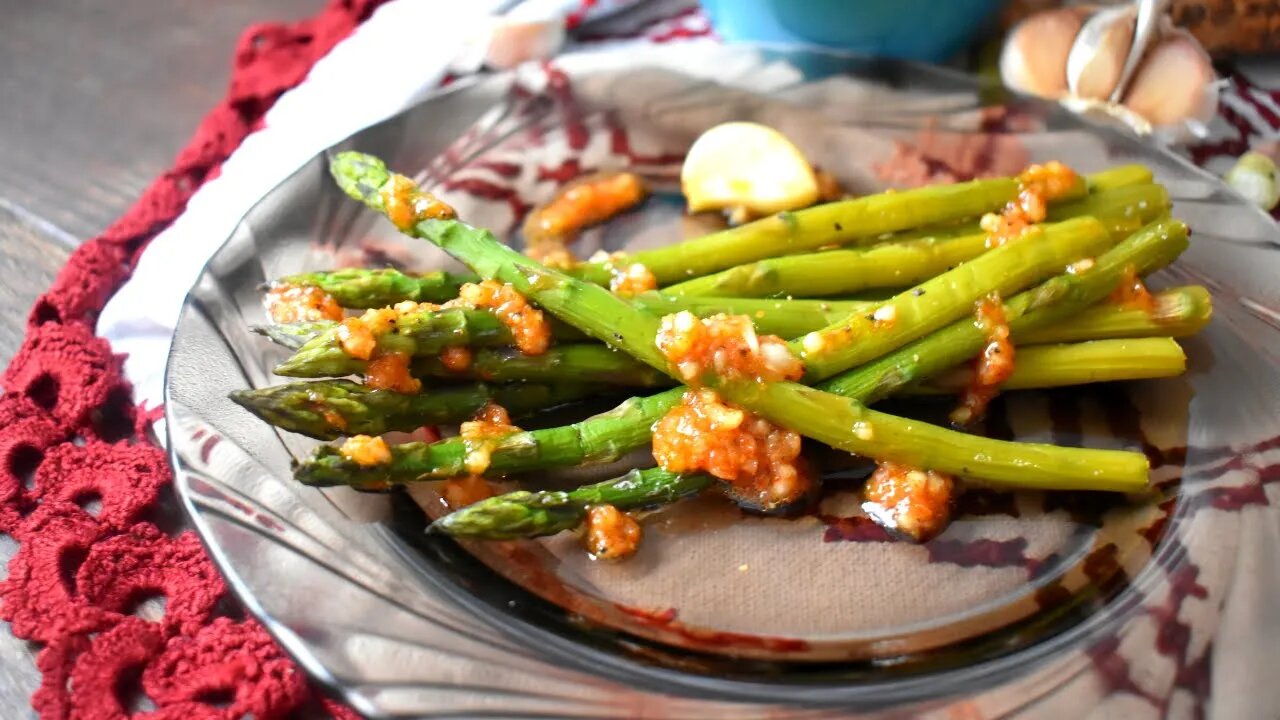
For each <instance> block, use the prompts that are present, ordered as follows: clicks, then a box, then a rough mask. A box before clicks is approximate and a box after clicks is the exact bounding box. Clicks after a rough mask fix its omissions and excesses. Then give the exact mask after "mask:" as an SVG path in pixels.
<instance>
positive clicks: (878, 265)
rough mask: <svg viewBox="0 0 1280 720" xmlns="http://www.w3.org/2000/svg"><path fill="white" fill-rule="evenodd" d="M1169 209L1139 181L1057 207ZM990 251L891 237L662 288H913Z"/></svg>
mask: <svg viewBox="0 0 1280 720" xmlns="http://www.w3.org/2000/svg"><path fill="white" fill-rule="evenodd" d="M1168 207H1169V195H1168V193H1167V192H1166V191H1165V189H1164V188H1162V187H1160V186H1159V185H1137V186H1123V187H1120V188H1116V189H1112V190H1108V191H1106V192H1102V193H1099V194H1097V195H1090V196H1089V197H1087V198H1084V199H1082V200H1079V201H1076V202H1072V203H1067V204H1064V205H1062V206H1060V207H1058V208H1055V210H1054V214H1055V217H1056V218H1060V219H1067V218H1072V217H1085V216H1089V217H1095V218H1100V219H1116V218H1121V219H1122V218H1125V217H1130V216H1132V217H1135V218H1136V220H1137V221H1138V222H1140V223H1145V222H1150V221H1151V220H1153V219H1155V217H1156V216H1157V215H1158V214H1160V213H1162V212H1164V211H1165V210H1167V209H1168ZM1110 224H1112V225H1114V224H1116V223H1114V222H1112V223H1110ZM1109 229H1110V228H1109ZM1133 229H1134V228H1129V227H1125V228H1123V230H1124V232H1123V233H1121V234H1120V235H1119V236H1118V237H1116V240H1120V239H1122V238H1123V236H1125V235H1128V234H1129V233H1130V232H1132V230H1133ZM986 250H987V236H986V234H985V233H982V232H975V233H970V234H965V235H960V236H958V237H950V238H942V239H939V238H936V237H928V238H921V239H919V240H912V241H908V242H886V243H882V244H879V245H874V246H872V247H869V248H858V249H851V250H831V251H827V252H817V253H808V254H803V255H788V256H783V257H775V258H768V259H766V260H760V261H758V262H754V263H749V264H746V265H739V266H737V267H734V268H730V269H728V270H724V271H722V272H718V273H714V274H711V275H705V276H703V277H698V278H694V279H692V280H686V281H685V282H682V283H677V284H675V285H672V286H670V287H666V288H663V290H662V292H663V293H664V294H667V295H725V296H735V297H776V296H783V295H790V296H794V297H831V296H835V295H844V294H848V293H856V292H859V291H862V290H866V289H868V288H877V287H902V286H904V285H913V284H915V283H919V282H922V281H924V280H927V279H929V278H931V277H934V276H935V275H938V274H939V273H942V272H945V271H946V270H947V269H948V268H951V267H954V266H956V265H958V264H960V263H962V262H965V261H967V260H972V259H973V258H975V257H977V256H979V255H981V254H983V253H984V252H986Z"/></svg>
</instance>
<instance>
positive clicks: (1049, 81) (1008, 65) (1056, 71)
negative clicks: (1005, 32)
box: [1000, 8, 1085, 98]
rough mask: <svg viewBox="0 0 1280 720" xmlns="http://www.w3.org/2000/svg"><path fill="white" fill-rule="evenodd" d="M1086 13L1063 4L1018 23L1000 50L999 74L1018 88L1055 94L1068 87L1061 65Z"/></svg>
mask: <svg viewBox="0 0 1280 720" xmlns="http://www.w3.org/2000/svg"><path fill="white" fill-rule="evenodd" d="M1084 18H1085V13H1084V12H1083V11H1082V10H1080V9H1078V8H1062V9H1059V10H1049V11H1046V12H1042V13H1036V14H1035V15H1032V16H1031V17H1029V18H1027V19H1025V20H1023V21H1022V22H1020V23H1018V25H1017V26H1016V27H1014V28H1013V30H1012V31H1010V33H1009V39H1008V40H1007V41H1006V42H1005V45H1004V49H1003V50H1002V51H1001V52H1000V76H1001V78H1003V79H1004V84H1005V85H1008V86H1009V87H1010V88H1013V89H1014V90H1017V91H1019V92H1024V93H1027V94H1030V95H1038V96H1040V97H1047V98H1057V97H1060V96H1062V95H1063V94H1065V93H1066V91H1067V79H1066V77H1065V76H1064V75H1063V74H1062V68H1063V66H1064V65H1065V64H1066V62H1067V54H1068V53H1069V52H1071V43H1072V42H1074V40H1075V37H1076V35H1078V34H1079V33H1080V27H1081V25H1082V24H1083V22H1084Z"/></svg>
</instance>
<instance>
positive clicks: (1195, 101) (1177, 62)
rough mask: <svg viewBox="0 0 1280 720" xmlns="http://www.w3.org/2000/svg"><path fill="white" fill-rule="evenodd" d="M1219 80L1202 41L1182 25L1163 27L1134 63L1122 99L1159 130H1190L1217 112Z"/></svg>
mask: <svg viewBox="0 0 1280 720" xmlns="http://www.w3.org/2000/svg"><path fill="white" fill-rule="evenodd" d="M1218 94H1219V88H1218V82H1217V76H1216V74H1215V73H1214V71H1213V62H1212V61H1211V60H1210V59H1209V54H1208V53H1207V52H1205V50H1204V48H1203V47H1201V45H1200V43H1199V42H1197V41H1196V39H1195V38H1194V37H1192V36H1191V34H1190V33H1187V32H1186V31H1183V30H1172V29H1171V30H1167V31H1166V32H1165V34H1164V35H1163V37H1161V39H1160V40H1159V41H1158V42H1157V43H1155V44H1154V45H1153V46H1152V47H1151V48H1150V49H1149V50H1148V51H1147V54H1146V57H1144V58H1143V60H1142V64H1141V65H1139V66H1138V69H1137V71H1136V72H1135V73H1134V75H1133V80H1132V81H1131V82H1130V83H1129V87H1128V89H1127V90H1126V91H1125V94H1124V99H1123V101H1122V102H1123V104H1124V105H1125V107H1128V108H1129V109H1130V110H1132V111H1134V112H1136V113H1138V114H1139V115H1141V116H1142V117H1144V118H1146V119H1147V120H1148V121H1150V123H1151V124H1152V125H1153V126H1155V127H1156V128H1157V130H1159V129H1160V128H1164V129H1166V130H1169V131H1173V134H1174V135H1180V134H1181V133H1179V132H1177V130H1178V129H1179V128H1185V129H1187V130H1190V131H1191V132H1193V133H1196V132H1197V131H1198V130H1200V129H1203V127H1204V126H1205V125H1206V124H1207V123H1208V122H1209V121H1210V120H1211V119H1213V116H1214V115H1215V114H1216V113H1217V112H1218Z"/></svg>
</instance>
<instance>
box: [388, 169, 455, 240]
mask: <svg viewBox="0 0 1280 720" xmlns="http://www.w3.org/2000/svg"><path fill="white" fill-rule="evenodd" d="M379 195H380V196H381V198H382V207H383V210H384V211H385V212H386V214H387V219H388V220H390V221H391V224H392V225H395V226H396V227H397V228H400V229H401V230H408V229H409V228H411V227H413V226H414V225H417V224H418V223H420V222H422V221H423V220H430V219H436V220H451V219H453V218H454V217H456V215H457V213H455V212H454V210H453V208H452V207H450V206H449V205H448V204H446V203H444V202H443V201H441V200H440V199H439V198H437V197H436V196H434V195H432V194H431V193H429V192H426V191H424V190H421V189H419V188H418V185H417V183H415V182H414V181H412V180H410V179H409V178H407V177H405V176H404V175H392V176H391V178H390V179H389V180H387V184H386V185H384V186H383V187H382V190H381V191H379Z"/></svg>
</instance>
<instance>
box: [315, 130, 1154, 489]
mask: <svg viewBox="0 0 1280 720" xmlns="http://www.w3.org/2000/svg"><path fill="white" fill-rule="evenodd" d="M331 169H332V171H333V173H334V176H335V178H336V179H338V181H339V184H340V185H341V186H342V187H343V189H344V190H345V191H346V192H347V193H348V194H349V195H351V196H352V197H354V198H357V199H360V200H362V201H363V202H365V203H366V204H368V205H369V206H370V207H373V208H375V209H381V197H380V193H379V189H380V188H381V187H382V186H383V185H384V184H385V183H386V182H387V181H388V180H389V179H390V173H389V172H388V171H387V169H386V166H385V165H384V164H382V163H381V161H379V160H377V159H376V158H372V157H370V156H366V155H360V154H358V153H342V154H340V155H338V156H337V157H336V158H335V159H334V161H333V163H332V165H331ZM1095 224H1096V223H1095ZM407 231H408V232H410V233H412V234H414V235H416V236H418V237H422V238H424V239H427V240H429V241H431V242H432V243H434V244H436V245H437V246H439V247H441V248H442V249H444V250H445V251H446V252H448V253H449V254H451V255H453V256H454V257H455V258H458V259H459V260H462V261H463V262H465V263H466V264H467V265H469V266H470V267H471V269H472V270H474V271H475V272H476V273H477V274H479V275H480V276H481V277H484V278H495V279H498V280H501V281H503V282H508V283H511V284H512V285H513V286H514V287H515V288H516V289H517V290H518V291H520V292H523V293H525V294H526V295H528V296H530V297H531V298H532V299H533V300H534V301H535V302H537V303H538V304H539V305H540V306H541V307H542V308H543V309H545V310H547V311H548V312H551V313H552V314H554V315H556V316H557V317H560V318H561V319H562V320H564V321H566V322H569V323H570V324H572V325H574V326H575V327H578V328H579V329H581V330H583V331H584V332H585V333H587V334H588V335H591V336H593V337H596V338H598V339H600V340H603V341H605V342H607V343H609V344H611V345H613V346H615V347H618V348H619V349H621V350H623V351H625V352H628V353H630V354H631V355H632V356H633V357H635V358H636V359H638V360H641V361H643V362H645V363H646V364H648V365H650V366H651V367H654V368H655V369H660V370H666V369H667V363H666V360H665V358H664V357H663V356H662V355H661V353H660V352H658V350H657V348H656V347H655V346H654V345H653V343H652V338H653V337H654V336H655V335H656V332H657V329H658V318H657V317H656V316H654V315H652V314H649V313H647V312H645V311H643V310H640V309H637V308H635V307H634V306H632V305H630V304H629V303H627V302H625V301H622V300H620V299H619V298H617V297H616V296H614V295H612V294H611V293H609V292H608V291H605V290H603V289H602V288H599V287H596V286H593V285H590V284H588V283H584V282H580V281H577V280H575V279H573V278H570V277H568V276H566V275H564V274H563V273H558V272H556V271H554V270H550V269H548V268H545V267H542V266H541V265H540V264H538V263H536V262H534V261H532V260H530V259H528V258H525V257H523V256H521V255H519V254H517V253H515V252H514V251H512V250H511V249H510V248H507V247H505V246H503V245H502V244H500V243H498V242H497V241H496V240H495V239H494V238H493V236H492V235H491V234H490V233H488V232H487V231H484V230H480V229H477V228H473V227H471V226H468V225H466V224H464V223H462V222H459V221H456V220H424V221H422V222H419V223H417V225H415V226H413V227H412V228H408V229H407ZM1104 234H1105V233H1104ZM1018 244H1019V243H1010V244H1008V245H1006V246H1005V248H1009V247H1014V246H1016V245H1018ZM1002 249H1003V248H1002ZM992 254H994V253H992ZM832 367H835V366H832ZM837 369H838V368H837ZM708 381H709V384H710V385H711V386H712V387H715V388H717V389H719V390H720V391H721V392H722V393H723V394H724V395H725V396H726V397H727V398H728V399H729V400H730V401H732V402H735V403H737V404H739V405H741V406H743V407H745V408H747V409H749V410H752V411H755V412H758V413H760V414H761V415H763V416H764V417H765V418H766V419H769V420H770V421H772V422H774V423H777V424H779V425H782V426H784V427H790V428H792V429H794V430H796V431H797V432H799V433H801V434H803V435H806V436H808V437H811V438H813V439H816V440H819V441H821V442H824V443H826V444H828V445H830V446H832V447H834V448H837V449H841V450H845V451H847V452H851V453H855V454H859V455H866V456H868V457H873V458H876V459H884V460H891V461H895V462H900V463H905V464H909V465H916V466H920V467H929V468H934V469H938V470H942V471H944V472H952V473H956V474H960V475H964V476H966V477H970V478H974V479H978V480H986V481H989V482H995V483H1002V482H1003V483H1011V484H1018V485H1030V486H1035V487H1039V488H1043V489H1050V488H1066V489H1084V488H1091V489H1110V490H1123V491H1129V490H1137V489H1140V488H1143V487H1145V486H1146V482H1147V463H1146V458H1145V457H1143V456H1142V455H1140V454H1136V453H1128V452H1120V451H1109V450H1089V449H1075V448H1060V447H1055V446H1048V445H1031V444H1027V445H1019V444H1016V443H1006V442H1002V441H996V440H989V439H986V438H978V437H974V436H969V435H964V434H962V433H957V432H953V431H950V430H946V429H943V428H939V427H934V426H930V425H927V424H924V423H919V422H915V421H911V420H905V419H902V418H897V417H894V416H891V415H887V414H885V413H880V412H877V411H874V410H871V409H869V408H866V407H864V406H862V405H861V404H859V403H858V402H856V401H852V400H850V399H849V398H843V397H839V396H836V395H832V394H830V393H825V392H822V391H819V390H815V389H813V388H807V387H804V386H802V385H798V384H796V383H788V382H776V383H750V382H747V383H744V382H728V381H726V380H725V379H723V378H719V377H711V378H708ZM873 437H874V438H875V439H874V440H873V439H872V438H873ZM382 469H384V470H385V469H386V468H385V467H383V468H382ZM304 475H305V473H304Z"/></svg>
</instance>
